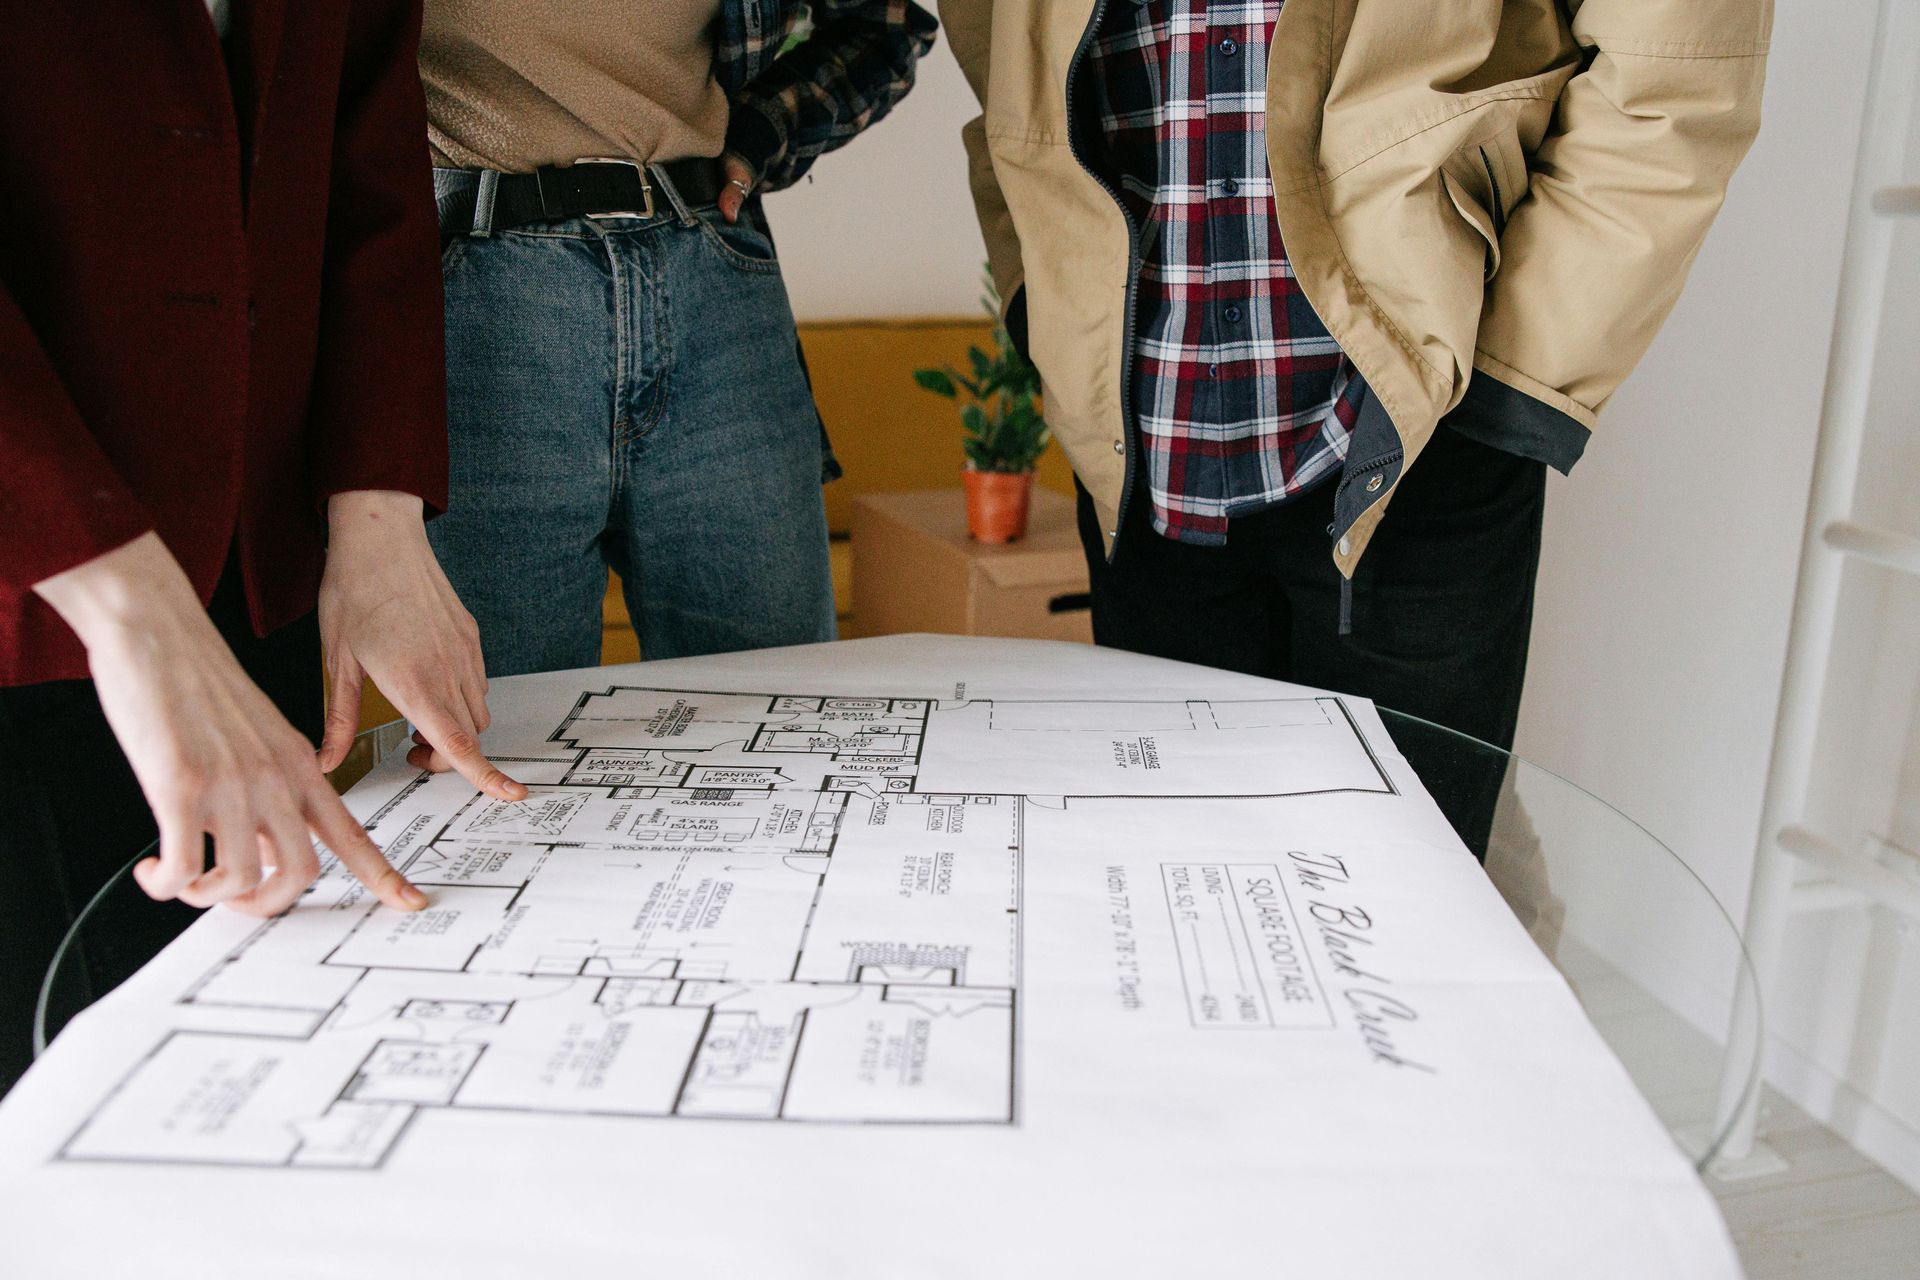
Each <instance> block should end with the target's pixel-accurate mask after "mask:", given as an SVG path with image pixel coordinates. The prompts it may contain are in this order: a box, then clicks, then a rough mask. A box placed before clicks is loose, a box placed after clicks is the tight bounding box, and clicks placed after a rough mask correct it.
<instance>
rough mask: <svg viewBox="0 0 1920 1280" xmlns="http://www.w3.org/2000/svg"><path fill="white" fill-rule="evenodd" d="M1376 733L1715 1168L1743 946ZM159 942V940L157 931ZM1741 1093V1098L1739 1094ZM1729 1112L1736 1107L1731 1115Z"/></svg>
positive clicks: (1622, 851)
mask: <svg viewBox="0 0 1920 1280" xmlns="http://www.w3.org/2000/svg"><path fill="white" fill-rule="evenodd" d="M1380 715H1381V719H1382V720H1383V721H1384V723H1385V724H1386V727H1387V731H1388V733H1389V734H1391V735H1392V737H1393V740H1394V743H1395V745H1396V746H1398V747H1399V749H1400V751H1401V754H1402V755H1404V756H1405V757H1406V758H1407V760H1408V761H1409V763H1411V764H1412V765H1413V767H1414V770H1415V771H1416V772H1417V773H1418V774H1419V775H1420V777H1421V780H1422V781H1423V782H1424V783H1425V784H1426V786H1427V789H1428V791H1429V792H1430V793H1431V794H1432V795H1433V797H1434V799H1435V801H1436V802H1437V803H1438V804H1439V806H1440V808H1441V810H1442V812H1444V813H1445V814H1446V815H1447V818H1448V820H1449V821H1450V822H1451V823H1452V824H1453V826H1454V828H1455V830H1456V831H1457V832H1458V833H1459V834H1460V837H1461V839H1462V841H1463V842H1464V843H1465V844H1466V845H1467V846H1468V848H1469V849H1471V850H1473V852H1474V853H1475V855H1476V856H1479V857H1481V859H1482V862H1483V864H1484V866H1485V868H1486V872H1487V876H1488V878H1489V879H1490V880H1492V882H1493V884H1494V886H1495V888H1496V889H1498V891H1499V893H1500V895H1501V897H1502V898H1503V899H1504V900H1505V901H1506V903H1507V906H1508V907H1509V908H1510V909H1511V910H1512V912H1513V914H1514V916H1515V918H1516V919H1517V920H1518V921H1519V923H1520V924H1521V926H1522V927H1523V928H1525V929H1526V931H1527V933H1528V935H1529V936H1530V937H1531V938H1532V939H1533V941H1534V943H1535V944H1536V945H1537V946H1539V948H1540V949H1541V951H1542V952H1543V953H1545V955H1546V956H1547V958H1548V959H1549V960H1551V961H1552V962H1553V964H1554V966H1555V968H1557V969H1558V970H1559V972H1560V973H1561V975H1562V976H1563V977H1565V979H1566V980H1567V983H1568V985H1569V986H1571V987H1572V989H1573V991H1574V994H1575V995H1576V996H1577V997H1578V998H1579V1000H1580V1003H1581V1005H1582V1006H1583V1008H1584V1009H1585V1010H1586V1012H1587V1015H1588V1017H1589V1018H1590V1019H1591V1020H1592V1022H1593V1024H1594V1026H1595V1027H1596V1028H1597V1029H1598V1030H1599V1032H1600V1035H1601V1036H1602V1038H1603V1039H1605V1041H1606V1042H1607V1044H1608V1045H1609V1046H1610V1047H1611V1048H1612V1049H1613V1051H1614V1053H1615V1054H1616V1055H1617V1056H1618V1057H1619V1059H1620V1061H1621V1062H1622V1064H1623V1065H1624V1066H1625V1067H1626V1069H1627V1072H1628V1074H1629V1075H1630V1076H1631V1077H1632V1078H1633V1081H1634V1084H1635V1085H1636V1086H1637V1087H1638V1088H1639V1089H1640V1091H1641V1093H1642V1094H1643V1095H1644V1096H1645V1097H1646V1098H1647V1100H1648V1102H1649V1103H1650V1104H1651V1105H1652V1107H1653V1109H1654V1111H1655V1112H1656V1114H1658V1115H1659V1117H1660V1119H1661V1120H1662V1122H1663V1123H1664V1124H1665V1125H1666V1126H1667V1128H1668V1130H1669V1131H1670V1132H1671V1133H1672V1134H1673V1135H1674V1137H1675V1140H1676V1141H1677V1142H1678V1143H1679V1144H1680V1145H1681V1146H1682V1147H1683V1148H1685V1150H1686V1151H1687V1153H1688V1154H1689V1156H1691V1157H1692V1159H1693V1160H1694V1162H1695V1165H1696V1167H1698V1168H1702V1169H1704V1168H1705V1167H1706V1166H1707V1164H1708V1163H1709V1162H1710V1161H1711V1160H1712V1159H1713V1158H1714V1156H1715V1155H1716V1154H1717V1153H1718V1151H1719V1148H1720V1145H1721V1143H1722V1142H1723V1141H1724V1139H1725V1137H1726V1134H1727V1131H1728V1129H1729V1128H1730V1127H1731V1123H1732V1116H1733V1115H1734V1114H1736V1110H1735V1108H1734V1107H1732V1106H1730V1105H1728V1099H1727V1098H1726V1097H1725V1096H1724V1094H1725V1093H1726V1092H1727V1091H1726V1090H1723V1088H1722V1083H1723V1081H1732V1082H1734V1084H1735V1086H1736V1089H1735V1090H1734V1092H1739V1091H1740V1090H1741V1089H1744V1091H1745V1092H1751V1091H1752V1090H1753V1089H1754V1088H1756V1087H1757V1082H1758V1067H1759V1062H1758V1053H1757V1046H1758V1045H1759V1044H1760V1043H1761V1037H1760V1036H1759V1035H1757V1034H1739V1035H1736V1036H1732V1037H1731V1043H1733V1044H1735V1045H1738V1046H1745V1048H1744V1049H1734V1050H1730V1049H1729V1048H1728V1044H1729V1041H1730V1035H1729V1028H1730V1027H1741V1028H1753V1027H1757V1026H1758V1025H1759V1016H1760V1011H1759V1008H1758V1005H1757V997H1756V996H1755V994H1754V991H1755V984H1754V983H1753V982H1752V981H1751V980H1750V978H1751V966H1750V964H1749V962H1748V959H1747V954H1746V951H1745V949H1744V948H1743V947H1742V946H1741V942H1740V935H1739V931H1738V930H1737V929H1736V928H1735V927H1734V924H1733V921H1732V920H1731V919H1729V918H1728V916H1727V913H1726V911H1725V910H1724V909H1722V907H1721V906H1720V904H1719V902H1718V901H1716V900H1715V899H1714V897H1713V894H1712V893H1711V892H1709V891H1708V889H1707V887H1706V885H1705V884H1703V883H1702V882H1701V881H1700V879H1699V877H1697V876H1696V875H1694V873H1693V871H1692V870H1691V869H1690V868H1689V867H1688V866H1687V864H1686V862H1685V861H1684V860H1683V859H1681V858H1680V857H1679V855H1677V854H1675V853H1674V852H1673V851H1672V850H1671V849H1669V848H1667V847H1666V846H1665V845H1663V844H1662V843H1660V841H1659V840H1657V839H1655V838H1654V837H1653V835H1652V834H1651V833H1649V832H1648V831H1647V830H1646V829H1645V828H1643V827H1642V826H1640V825H1639V824H1638V823H1637V822H1635V821H1634V820H1633V819H1632V818H1630V817H1628V816H1627V815H1626V814H1624V813H1622V812H1621V811H1620V810H1619V809H1616V808H1615V807H1614V806H1612V805H1611V804H1608V803H1607V802H1606V801H1604V800H1602V799H1600V798H1599V797H1597V796H1595V795H1593V794H1592V793H1591V792H1588V791H1586V790H1583V789H1582V788H1580V787H1578V786H1576V785H1574V784H1573V783H1571V782H1569V781H1567V780H1566V779H1564V778H1561V777H1559V776H1558V775H1556V774H1553V773H1550V772H1548V771H1547V770H1545V769H1542V768H1540V767H1539V766H1538V765H1535V764H1532V763H1529V762H1528V761H1526V760H1524V759H1522V758H1520V757H1519V756H1516V755H1513V754H1511V753H1510V752H1506V751H1502V750H1500V749H1499V748H1497V747H1494V746H1490V745H1489V744H1487V743H1484V742H1480V741H1478V740H1476V739H1473V738H1469V737H1466V736H1464V735H1462V734H1458V733H1455V732H1453V731H1452V730H1450V729H1445V728H1442V727H1441V726H1439V725H1436V724H1433V723H1430V722H1428V721H1426V720H1421V719H1418V718H1416V717H1414V716H1409V715H1402V714H1400V713H1397V712H1393V711H1389V710H1387V709H1385V708H1381V709H1380ZM408 744H409V739H408V735H407V729H406V726H405V724H403V723H402V722H399V721H395V722H393V723H390V724H385V725H381V726H379V727H378V728H374V729H369V730H366V731H365V732H363V733H361V734H360V735H359V737H358V738H357V739H355V742H354V746H353V750H352V751H351V752H350V753H349V755H348V757H347V760H346V762H345V763H344V764H342V765H341V766H340V768H339V769H337V770H335V771H334V773H333V774H332V775H331V778H330V781H331V782H332V783H333V785H334V788H335V789H336V790H338V791H341V792H344V791H346V790H347V789H348V788H349V787H351V786H352V785H353V784H354V783H356V782H358V781H359V780H360V779H361V778H363V777H365V776H366V774H367V773H368V772H369V771H371V770H372V769H373V767H374V766H375V765H377V764H379V763H380V762H381V761H382V760H383V759H385V758H387V757H388V756H389V755H397V754H402V753H404V751H405V749H406V747H407V746H408ZM146 852H147V851H145V850H142V851H141V853H140V855H139V856H138V857H135V858H133V859H130V860H129V861H128V864H127V866H126V868H125V869H123V870H122V871H121V872H120V873H119V874H118V875H116V876H115V877H114V878H113V879H112V880H111V881H109V882H108V883H107V884H106V885H105V886H104V887H103V888H102V889H101V890H100V891H99V893H98V894H96V895H95V896H94V898H93V900H92V901H91V902H89V903H88V904H87V906H86V907H85V909H84V910H82V911H81V913H80V915H79V917H78V918H77V919H76V921H75V923H74V926H73V928H72V929H71V930H70V931H69V932H68V934H67V937H66V939H65V940H64V941H63V942H62V944H61V947H60V951H59V952H58V954H57V955H56V956H55V958H54V962H53V965H52V967H51V968H50V969H49V970H48V972H47V974H46V978H45V981H44V983H43V985H42V988H41V996H40V1007H39V1012H38V1019H37V1025H36V1027H35V1042H36V1046H37V1047H43V1046H44V1045H45V1044H46V1043H47V1042H48V1041H49V1040H51V1039H52V1037H53V1035H54V1034H56V1033H57V1032H58V1031H59V1029H60V1028H61V1027H62V1026H64V1025H65V1024H66V1022H67V1021H68V1020H69V1019H70V1018H72V1017H73V1016H74V1015H75V1014H76V1013H78V1012H79V1011H80V1010H81V1009H83V1008H85V1007H86V1005H87V1004H88V1003H90V1002H91V1001H92V1000H94V999H97V998H99V997H100V996H101V995H104V994H105V993H106V992H108V991H111V990H112V989H113V988H114V987H115V986H117V985H118V984H119V983H120V982H121V981H124V980H125V979H126V978H127V977H129V976H131V975H132V973H133V972H134V971H135V970H137V969H138V968H139V967H140V965H141V964H142V963H144V962H145V960H146V959H147V958H148V955H149V954H150V948H149V947H146V946H131V945H129V944H128V942H127V940H128V939H133V938H142V937H145V938H151V937H152V936H153V935H154V932H155V924H156V921H157V920H158V919H160V918H161V915H162V913H167V912H171V913H176V914H178V913H180V912H182V910H183V909H182V908H180V907H179V906H178V905H177V904H160V903H155V902H152V901H151V900H149V899H148V898H147V897H146V896H145V895H144V894H143V893H141V892H140V889H139V887H138V885H137V884H136V883H135V882H134V879H133V876H132V867H133V863H134V862H137V861H138V860H139V858H140V857H144V856H146ZM163 927H164V926H163ZM1742 1082H1744V1084H1742ZM1738 1100H1739V1099H1738V1098H1736V1099H1734V1101H1738Z"/></svg>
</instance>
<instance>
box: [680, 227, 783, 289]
mask: <svg viewBox="0 0 1920 1280" xmlns="http://www.w3.org/2000/svg"><path fill="white" fill-rule="evenodd" d="M750 219H751V215H749V214H747V213H742V214H741V215H740V221H738V222H733V223H729V222H726V221H724V220H721V219H720V218H719V215H718V214H715V215H714V216H713V217H712V218H708V217H702V218H701V219H700V238H701V239H702V240H704V241H706V243H707V247H708V248H710V249H712V250H713V252H714V253H715V254H716V255H717V256H718V257H719V259H720V260H721V261H722V262H724V263H726V264H727V265H728V266H730V267H734V268H736V269H738V270H741V271H753V272H758V273H760V274H763V275H778V274H779V272H780V260H779V259H778V258H776V257H775V256H774V252H773V240H772V238H771V237H769V236H768V235H767V234H766V233H765V232H763V231H761V230H760V229H759V228H758V227H757V226H755V225H754V224H753V222H752V221H751V220H750Z"/></svg>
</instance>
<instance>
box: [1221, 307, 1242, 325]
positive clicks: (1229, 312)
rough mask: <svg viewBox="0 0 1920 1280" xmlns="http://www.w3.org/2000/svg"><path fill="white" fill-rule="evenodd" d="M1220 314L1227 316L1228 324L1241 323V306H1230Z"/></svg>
mask: <svg viewBox="0 0 1920 1280" xmlns="http://www.w3.org/2000/svg"><path fill="white" fill-rule="evenodd" d="M1220 314H1221V315H1223V316H1225V317H1226V318H1227V323H1228V324H1239V323H1240V308H1238V307H1228V308H1227V309H1226V310H1225V311H1222V312H1221V313H1220Z"/></svg>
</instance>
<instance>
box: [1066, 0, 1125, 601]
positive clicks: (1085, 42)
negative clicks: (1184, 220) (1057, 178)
mask: <svg viewBox="0 0 1920 1280" xmlns="http://www.w3.org/2000/svg"><path fill="white" fill-rule="evenodd" d="M1107 3H1108V0H1095V3H1094V6H1093V15H1092V16H1091V17H1090V18H1088V19H1087V29H1086V30H1085V31H1082V32H1081V33H1080V43H1079V44H1078V45H1076V46H1075V47H1074V50H1073V58H1072V59H1071V60H1070V61H1069V62H1068V63H1067V148H1068V150H1069V151H1071V152H1072V153H1073V158H1074V160H1075V162H1076V163H1078V164H1079V166H1080V167H1081V168H1082V169H1083V170H1085V171H1086V174H1087V176H1088V177H1090V178H1092V179H1093V180H1094V181H1095V182H1097V183H1099V184H1100V189H1101V190H1102V191H1105V192H1106V193H1107V195H1108V196H1109V197H1110V198H1111V199H1112V200H1113V204H1114V207H1115V208H1117V209H1118V210H1120V217H1121V218H1122V219H1123V220H1124V221H1125V222H1126V224H1127V296H1126V301H1125V304H1124V305H1125V306H1126V315H1125V317H1124V318H1123V319H1122V321H1121V326H1120V432H1121V435H1120V438H1121V440H1122V441H1123V442H1124V444H1125V446H1126V469H1125V471H1124V472H1123V474H1122V475H1121V479H1120V505H1119V507H1118V508H1117V509H1116V510H1115V512H1114V517H1113V526H1114V527H1113V530H1112V533H1113V536H1112V537H1111V538H1110V539H1108V543H1107V560H1108V562H1109V563H1111V562H1112V560H1113V557H1114V554H1115V553H1116V552H1117V551H1119V550H1120V529H1121V527H1122V526H1123V525H1124V524H1125V516H1126V510H1127V503H1128V502H1129V501H1130V500H1131V499H1132V497H1133V475H1134V460H1135V448H1134V443H1133V436H1134V431H1133V338H1134V332H1133V329H1134V323H1133V318H1134V310H1135V304H1136V302H1137V298H1136V291H1137V290H1138V288H1139V284H1140V273H1139V271H1138V270H1137V269H1136V267H1137V264H1136V262H1135V258H1136V257H1137V256H1138V254H1139V249H1140V229H1139V228H1138V227H1136V226H1135V225H1134V223H1133V215H1132V214H1130V213H1128V212H1127V206H1126V205H1125V204H1124V203H1123V202H1122V201H1121V199H1120V192H1119V191H1118V190H1117V189H1116V188H1115V187H1114V185H1113V184H1112V183H1111V182H1108V181H1107V179H1106V178H1105V177H1104V176H1102V175H1101V174H1100V173H1098V172H1096V171H1095V170H1094V167H1093V166H1092V165H1091V164H1088V163H1087V158H1086V156H1085V155H1083V154H1082V153H1081V150H1080V132H1079V128H1078V125H1079V122H1080V117H1079V115H1078V114H1077V113H1076V112H1075V111H1074V109H1073V103H1074V90H1075V89H1076V88H1077V87H1078V86H1079V84H1080V72H1081V70H1082V69H1083V68H1084V67H1085V66H1086V61H1087V50H1088V49H1089V48H1091V47H1092V45H1093V40H1094V34H1095V33H1096V32H1098V31H1099V29H1100V20H1101V19H1102V18H1103V17H1105V16H1106V12H1107ZM1101 532H1103V533H1104V532H1107V531H1106V530H1102V531H1101Z"/></svg>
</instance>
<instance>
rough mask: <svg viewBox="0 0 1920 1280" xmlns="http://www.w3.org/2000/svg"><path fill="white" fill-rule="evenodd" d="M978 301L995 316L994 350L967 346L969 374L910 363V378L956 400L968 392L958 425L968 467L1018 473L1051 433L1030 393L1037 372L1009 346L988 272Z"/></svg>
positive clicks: (1028, 465)
mask: <svg viewBox="0 0 1920 1280" xmlns="http://www.w3.org/2000/svg"><path fill="white" fill-rule="evenodd" d="M980 303H981V305H982V306H984V307H985V308H986V309H987V314H988V315H990V316H993V317H994V318H995V319H994V325H993V341H994V347H995V350H994V351H993V352H992V353H988V352H985V351H982V350H981V349H980V348H979V347H968V348H967V362H968V364H969V365H970V366H971V373H972V376H971V377H969V376H967V374H963V373H961V372H960V371H959V370H958V369H955V368H954V367H953V366H952V365H946V366H944V367H942V368H939V369H915V370H914V371H913V380H914V381H915V382H916V383H918V384H919V385H920V386H921V387H923V388H925V389H926V390H928V391H931V392H933V394H935V395H937V396H944V397H945V398H947V399H948V400H958V399H959V398H960V393H961V392H962V391H965V392H966V393H967V395H968V397H969V398H970V401H969V403H966V404H963V405H961V406H960V425H961V426H962V427H963V428H964V429H965V431H966V436H965V438H963V439H962V440H961V442H960V444H961V448H962V449H963V450H965V452H966V455H967V465H968V466H969V467H971V468H972V469H973V470H975V471H1000V472H1006V473H1011V474H1015V475H1018V474H1019V473H1021V472H1024V471H1031V470H1033V468H1034V466H1035V464H1036V463H1038V462H1039V460H1040V455H1041V454H1043V453H1045V452H1046V450H1047V442H1048V440H1049V439H1051V436H1050V435H1049V434H1048V432H1047V421H1046V419H1045V418H1044V417H1042V416H1041V414H1040V410H1039V408H1038V407H1037V406H1036V405H1035V404H1034V397H1036V396H1038V395H1039V394H1040V374H1039V371H1038V370H1036V369H1035V368H1034V367H1033V366H1032V365H1031V364H1029V363H1027V361H1026V359H1025V358H1024V357H1023V356H1021V354H1020V353H1019V352H1018V351H1016V350H1014V347H1013V339H1012V338H1010V337H1008V336H1007V327H1006V325H1004V324H1002V323H1001V322H1000V320H999V315H1000V295H999V294H998V293H996V292H995V291H994V287H993V279H992V277H991V276H989V277H988V278H987V281H986V293H985V295H984V296H983V297H982V298H981V299H980Z"/></svg>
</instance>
